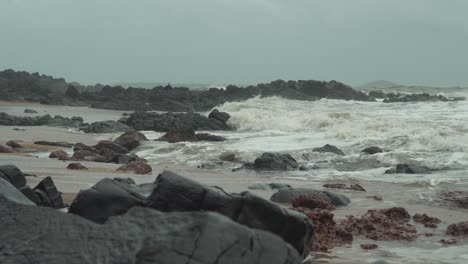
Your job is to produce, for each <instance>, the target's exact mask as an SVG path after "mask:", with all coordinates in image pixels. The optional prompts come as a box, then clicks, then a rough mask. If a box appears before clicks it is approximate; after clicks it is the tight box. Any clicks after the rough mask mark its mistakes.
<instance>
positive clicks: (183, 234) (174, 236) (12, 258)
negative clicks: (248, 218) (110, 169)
mask: <svg viewBox="0 0 468 264" xmlns="http://www.w3.org/2000/svg"><path fill="white" fill-rule="evenodd" d="M0 222H1V223H2V225H0V262H1V263H18V264H26V263H31V261H33V262H34V263H57V264H58V263H69V264H79V263H104V264H111V263H161V264H183V263H199V264H208V263H218V264H230V263H246V264H275V263H278V264H299V263H301V260H302V259H301V258H300V256H299V254H298V253H297V251H296V250H294V249H293V248H292V247H291V246H289V245H288V244H286V243H285V242H284V241H283V240H282V239H281V238H280V237H278V236H276V235H273V234H271V233H269V232H264V231H261V230H256V229H251V228H248V227H246V226H244V225H240V224H238V223H235V222H234V221H232V220H230V219H228V218H227V217H225V216H222V215H219V214H215V213H209V212H174V213H162V212H158V211H156V210H150V209H148V208H141V207H135V208H132V209H130V210H129V211H128V212H127V213H126V214H124V215H122V216H119V217H112V218H110V219H109V220H108V221H107V222H106V223H105V224H96V223H93V222H91V221H88V220H86V219H83V218H81V217H78V216H76V215H71V214H64V213H61V212H57V211H54V210H51V209H48V208H39V207H34V206H27V205H20V204H16V203H13V202H10V201H8V200H5V199H4V198H0ZM83 234H85V235H83ZM214 242H216V243H214Z"/></svg>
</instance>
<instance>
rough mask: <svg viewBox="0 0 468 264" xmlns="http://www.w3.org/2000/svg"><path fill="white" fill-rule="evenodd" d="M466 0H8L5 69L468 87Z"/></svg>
mask: <svg viewBox="0 0 468 264" xmlns="http://www.w3.org/2000/svg"><path fill="white" fill-rule="evenodd" d="M467 10H468V1H466V0H450V1H448V0H294V1H287V0H138V1H130V0H127V1H124V0H1V1H0V25H1V26H0V70H2V69H8V68H12V69H15V70H26V71H30V72H39V73H43V74H48V75H53V76H56V77H64V78H65V79H67V81H78V82H80V83H83V84H95V83H105V84H107V83H117V82H173V83H207V84H228V83H234V84H254V83H259V82H268V81H272V80H276V79H285V80H298V79H301V80H304V79H315V80H326V81H329V80H337V81H341V82H344V83H347V84H350V85H359V84H362V83H366V82H368V81H373V80H389V81H393V82H396V83H401V84H411V85H433V86H458V85H460V86H468V15H467Z"/></svg>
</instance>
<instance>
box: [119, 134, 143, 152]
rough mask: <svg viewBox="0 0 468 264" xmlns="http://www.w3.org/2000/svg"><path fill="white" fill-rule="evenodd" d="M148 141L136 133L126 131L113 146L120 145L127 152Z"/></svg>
mask: <svg viewBox="0 0 468 264" xmlns="http://www.w3.org/2000/svg"><path fill="white" fill-rule="evenodd" d="M145 141H148V139H147V138H146V136H145V135H144V134H143V133H141V132H138V131H128V132H125V133H123V134H122V135H120V136H119V137H118V138H116V139H115V140H114V143H115V144H118V145H121V146H123V147H125V148H127V149H128V150H133V149H136V148H137V147H139V146H140V145H141V144H142V143H143V142H145Z"/></svg>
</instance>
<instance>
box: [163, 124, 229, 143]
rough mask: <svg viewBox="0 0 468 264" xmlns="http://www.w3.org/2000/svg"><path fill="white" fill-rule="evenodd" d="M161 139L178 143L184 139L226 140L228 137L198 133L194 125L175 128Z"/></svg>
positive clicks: (190, 140) (191, 140)
mask: <svg viewBox="0 0 468 264" xmlns="http://www.w3.org/2000/svg"><path fill="white" fill-rule="evenodd" d="M157 140H160V141H167V142H169V143H176V142H182V141H189V142H193V141H225V140H226V138H224V137H221V136H215V135H211V134H209V133H197V134H195V130H194V129H193V128H192V127H181V128H174V129H172V130H170V131H168V132H167V133H166V134H164V135H163V136H162V137H160V138H159V139H157Z"/></svg>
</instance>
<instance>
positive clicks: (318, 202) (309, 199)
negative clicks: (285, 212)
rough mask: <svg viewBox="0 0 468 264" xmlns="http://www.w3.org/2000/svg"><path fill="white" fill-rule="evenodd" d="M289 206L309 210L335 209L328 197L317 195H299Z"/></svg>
mask: <svg viewBox="0 0 468 264" xmlns="http://www.w3.org/2000/svg"><path fill="white" fill-rule="evenodd" d="M291 204H292V206H293V207H294V208H299V207H303V208H307V209H309V210H314V209H325V210H330V211H332V210H335V209H336V207H335V205H334V204H333V203H332V201H331V200H330V198H329V197H328V196H326V195H322V194H319V193H312V194H303V195H300V196H298V197H296V198H294V200H293V201H292V203H291Z"/></svg>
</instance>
